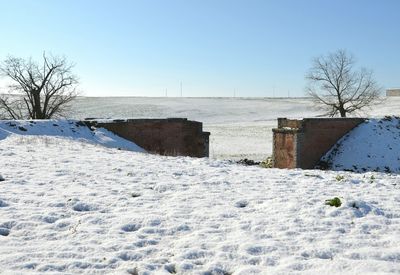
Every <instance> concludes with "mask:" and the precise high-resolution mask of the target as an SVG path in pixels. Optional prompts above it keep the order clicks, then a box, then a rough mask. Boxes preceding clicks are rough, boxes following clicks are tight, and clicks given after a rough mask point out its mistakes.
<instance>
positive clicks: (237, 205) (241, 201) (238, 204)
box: [235, 200, 249, 208]
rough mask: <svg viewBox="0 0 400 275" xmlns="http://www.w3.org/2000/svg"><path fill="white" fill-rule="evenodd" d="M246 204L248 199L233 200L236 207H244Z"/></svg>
mask: <svg viewBox="0 0 400 275" xmlns="http://www.w3.org/2000/svg"><path fill="white" fill-rule="evenodd" d="M248 204H249V202H248V201H246V200H240V201H237V202H235V207H237V208H244V207H246V206H247V205H248Z"/></svg>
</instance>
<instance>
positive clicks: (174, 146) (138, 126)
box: [84, 118, 210, 157]
mask: <svg viewBox="0 0 400 275" xmlns="http://www.w3.org/2000/svg"><path fill="white" fill-rule="evenodd" d="M84 123H86V124H87V125H89V126H95V127H103V128H105V129H107V130H109V131H111V132H113V133H115V134H117V135H118V136H120V137H122V138H125V139H127V140H130V141H133V142H134V143H136V144H137V145H139V146H140V147H142V148H143V149H145V150H146V151H147V152H149V153H155V154H160V155H167V156H190V157H208V156H209V136H210V133H209V132H203V123H201V122H198V121H191V120H187V119H186V118H167V119H121V120H103V119H86V120H84Z"/></svg>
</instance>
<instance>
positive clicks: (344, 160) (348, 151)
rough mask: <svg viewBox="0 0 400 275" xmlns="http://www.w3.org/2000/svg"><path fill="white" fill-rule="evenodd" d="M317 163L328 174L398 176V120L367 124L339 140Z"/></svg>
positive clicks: (392, 117)
mask: <svg viewBox="0 0 400 275" xmlns="http://www.w3.org/2000/svg"><path fill="white" fill-rule="evenodd" d="M321 160H322V161H323V162H325V163H326V164H327V166H328V168H329V169H332V170H347V171H354V172H366V171H376V172H387V173H391V172H392V173H400V118H399V117H395V116H386V117H384V118H382V119H369V120H367V121H366V122H364V123H362V124H360V125H359V126H357V127H356V128H354V129H353V130H352V131H350V132H349V133H347V134H346V135H345V136H344V137H343V138H341V139H340V140H339V141H338V142H337V143H336V144H335V145H334V146H333V147H332V149H331V150H329V151H328V153H327V154H326V155H325V156H324V157H322V159H321Z"/></svg>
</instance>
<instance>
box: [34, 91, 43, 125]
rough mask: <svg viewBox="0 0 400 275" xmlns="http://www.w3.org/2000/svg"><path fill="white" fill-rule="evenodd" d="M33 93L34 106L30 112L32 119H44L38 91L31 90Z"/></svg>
mask: <svg viewBox="0 0 400 275" xmlns="http://www.w3.org/2000/svg"><path fill="white" fill-rule="evenodd" d="M32 95H33V102H34V106H32V107H33V110H32V113H33V117H32V118H33V119H44V116H43V112H42V108H41V102H40V92H32Z"/></svg>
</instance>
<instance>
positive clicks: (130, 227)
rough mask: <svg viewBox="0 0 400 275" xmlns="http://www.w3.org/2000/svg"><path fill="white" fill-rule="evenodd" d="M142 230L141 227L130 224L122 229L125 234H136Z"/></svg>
mask: <svg viewBox="0 0 400 275" xmlns="http://www.w3.org/2000/svg"><path fill="white" fill-rule="evenodd" d="M139 229H140V225H138V224H134V223H128V224H125V225H124V226H122V227H121V230H122V231H124V232H134V231H138V230H139Z"/></svg>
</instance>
